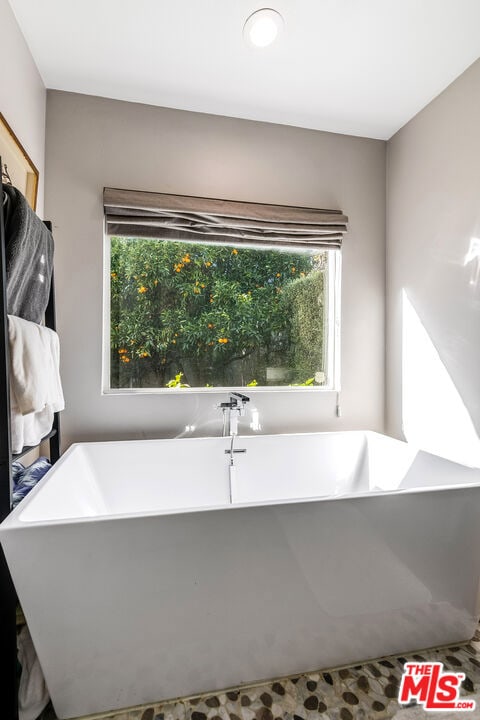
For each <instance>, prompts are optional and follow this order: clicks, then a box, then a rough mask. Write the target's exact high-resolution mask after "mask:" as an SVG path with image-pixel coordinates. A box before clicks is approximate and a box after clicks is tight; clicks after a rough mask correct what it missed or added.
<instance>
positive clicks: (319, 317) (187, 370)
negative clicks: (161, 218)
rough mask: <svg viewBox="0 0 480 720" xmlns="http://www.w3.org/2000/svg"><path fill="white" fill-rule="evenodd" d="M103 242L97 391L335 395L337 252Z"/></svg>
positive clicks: (144, 240) (143, 240)
mask: <svg viewBox="0 0 480 720" xmlns="http://www.w3.org/2000/svg"><path fill="white" fill-rule="evenodd" d="M106 241H107V257H108V259H109V262H108V263H107V265H109V267H107V268H106V270H107V272H106V285H107V287H106V290H107V293H106V297H107V303H106V306H107V316H106V318H105V329H106V333H105V334H106V348H105V350H106V353H105V360H106V362H105V383H104V387H105V390H106V391H107V392H108V391H113V392H118V391H122V392H125V391H135V390H137V391H141V390H144V391H145V390H157V389H164V390H165V389H167V388H170V389H172V388H174V389H179V390H180V389H181V390H184V389H185V388H188V387H190V388H195V389H197V390H199V389H206V388H220V387H221V388H232V387H249V388H251V387H269V388H273V387H275V388H285V389H286V388H295V389H298V388H309V387H310V388H313V387H317V388H321V387H323V388H330V389H332V388H333V387H335V385H336V383H337V380H338V374H337V371H336V366H337V364H338V363H336V362H335V358H336V357H338V337H337V335H338V313H339V307H338V294H339V293H338V286H339V264H340V252H339V250H335V249H332V250H318V249H317V250H309V249H307V250H305V249H302V250H301V251H297V250H295V251H292V249H291V248H288V249H285V250H283V249H264V248H260V247H241V246H235V245H216V244H201V243H198V242H194V243H193V242H177V241H172V240H159V239H148V238H134V237H124V236H122V237H118V236H115V235H111V236H107V239H106Z"/></svg>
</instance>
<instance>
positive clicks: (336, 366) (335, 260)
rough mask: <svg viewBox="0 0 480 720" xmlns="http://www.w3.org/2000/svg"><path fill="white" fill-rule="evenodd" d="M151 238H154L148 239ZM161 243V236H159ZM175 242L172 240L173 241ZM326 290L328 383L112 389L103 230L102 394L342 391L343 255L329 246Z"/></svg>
mask: <svg viewBox="0 0 480 720" xmlns="http://www.w3.org/2000/svg"><path fill="white" fill-rule="evenodd" d="M149 239H151V238H149ZM159 241H160V242H161V239H159ZM170 242H172V241H170ZM325 252H327V253H328V262H327V292H326V312H325V316H324V323H325V325H326V328H325V329H326V334H325V336H326V338H327V348H326V355H325V366H326V375H327V378H326V382H325V384H324V385H311V386H308V387H299V386H296V385H293V386H291V385H271V386H270V385H258V386H255V387H248V388H247V387H244V386H243V385H242V386H228V387H220V386H219V387H208V388H207V387H205V388H203V387H191V388H166V387H165V388H112V387H111V386H110V372H111V368H110V359H111V345H110V343H111V337H110V327H111V325H110V324H111V319H110V312H111V304H110V282H111V275H110V273H111V242H110V235H108V234H107V232H106V231H104V242H103V322H102V384H101V394H102V395H164V394H172V393H181V394H187V395H191V394H192V393H200V394H202V395H203V394H222V393H226V392H227V393H228V392H230V391H232V390H233V391H239V392H248V394H249V395H255V394H257V393H272V392H273V393H285V392H287V393H291V392H297V393H298V392H301V393H304V392H316V393H318V392H320V393H325V392H330V393H331V392H336V393H338V392H340V390H341V385H340V371H341V364H340V359H341V358H340V354H341V353H340V340H341V338H340V320H341V271H342V254H341V252H342V251H341V250H340V249H338V248H335V249H327V250H325Z"/></svg>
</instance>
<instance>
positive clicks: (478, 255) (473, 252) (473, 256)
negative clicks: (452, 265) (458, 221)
mask: <svg viewBox="0 0 480 720" xmlns="http://www.w3.org/2000/svg"><path fill="white" fill-rule="evenodd" d="M463 264H464V266H467V265H471V275H470V285H477V284H478V281H479V279H480V238H476V237H472V238H471V239H470V245H469V248H468V252H467V254H466V255H465V257H464V259H463Z"/></svg>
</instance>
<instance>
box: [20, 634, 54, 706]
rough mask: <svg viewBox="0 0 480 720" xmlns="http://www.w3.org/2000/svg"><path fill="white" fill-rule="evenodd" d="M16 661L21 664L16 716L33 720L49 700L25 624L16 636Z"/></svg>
mask: <svg viewBox="0 0 480 720" xmlns="http://www.w3.org/2000/svg"><path fill="white" fill-rule="evenodd" d="M17 647H18V662H19V663H20V665H21V666H22V674H21V675H20V685H19V688H18V717H19V718H20V720H35V718H37V717H38V716H39V715H40V713H41V712H42V710H43V709H44V708H45V706H46V705H47V703H48V701H49V694H48V690H47V686H46V685H45V679H44V677H43V672H42V668H41V667H40V663H39V661H38V657H37V653H36V652H35V648H34V647H33V643H32V638H31V637H30V633H29V631H28V628H27V626H26V625H24V627H23V628H22V629H21V630H20V632H19V634H18V636H17Z"/></svg>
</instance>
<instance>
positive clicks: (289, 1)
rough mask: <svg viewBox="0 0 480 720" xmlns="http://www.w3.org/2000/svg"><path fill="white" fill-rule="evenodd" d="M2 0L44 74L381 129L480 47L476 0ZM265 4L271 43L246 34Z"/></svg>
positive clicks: (179, 104)
mask: <svg viewBox="0 0 480 720" xmlns="http://www.w3.org/2000/svg"><path fill="white" fill-rule="evenodd" d="M264 2H265V5H263V4H262V0H10V4H11V5H12V8H13V10H14V12H15V15H16V17H17V20H18V22H19V24H20V26H21V28H22V30H23V33H24V35H25V38H26V40H27V42H28V45H29V46H30V49H31V51H32V54H33V57H34V59H35V61H36V63H37V65H38V68H39V70H40V73H41V75H42V78H43V80H44V82H45V85H46V86H47V87H48V88H56V89H60V90H70V91H74V92H80V93H88V94H90V95H101V96H104V97H110V98H117V99H120V100H130V101H136V102H142V103H149V104H152V105H162V106H165V107H173V108H181V109H185V110H194V111H201V112H208V113H214V114H217V115H228V116H233V117H241V118H250V119H253V120H265V121H268V122H276V123H282V124H287V125H297V126H300V127H306V128H315V129H319V130H330V131H333V132H339V133H347V134H351V135H363V136H367V137H373V138H382V139H387V138H389V137H390V136H391V135H392V134H393V133H395V132H396V131H397V130H398V129H399V128H400V127H402V125H404V124H405V122H407V121H408V120H409V119H410V118H411V117H413V115H415V114H416V113H417V112H418V111H419V110H420V109H421V108H422V107H424V106H425V105H426V104H427V103H428V102H429V101H430V100H432V98H434V97H435V96H436V95H438V93H440V92H441V91H442V90H443V89H444V88H445V87H447V85H449V84H450V83H451V82H452V80H454V79H455V78H456V77H457V76H458V75H460V74H461V73H462V72H463V71H464V70H465V69H466V68H467V67H468V66H469V65H470V64H471V63H472V62H473V61H474V60H476V59H477V58H478V57H479V56H480V0H264ZM265 6H267V7H273V8H275V9H276V10H278V11H279V12H280V13H281V14H282V15H283V17H284V20H285V31H284V32H283V34H282V36H281V38H280V40H279V41H278V42H277V43H275V44H274V45H273V46H271V47H270V48H265V49H254V48H252V47H249V46H247V44H246V43H245V42H244V40H243V37H242V28H243V24H244V22H245V20H246V18H247V17H248V16H249V15H250V14H251V13H252V12H253V11H254V10H257V9H258V8H261V7H265Z"/></svg>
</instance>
